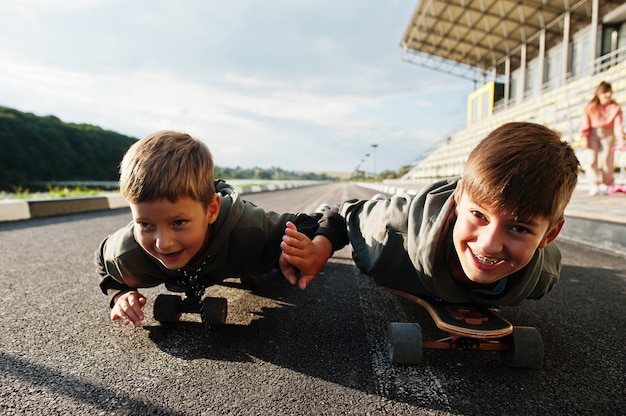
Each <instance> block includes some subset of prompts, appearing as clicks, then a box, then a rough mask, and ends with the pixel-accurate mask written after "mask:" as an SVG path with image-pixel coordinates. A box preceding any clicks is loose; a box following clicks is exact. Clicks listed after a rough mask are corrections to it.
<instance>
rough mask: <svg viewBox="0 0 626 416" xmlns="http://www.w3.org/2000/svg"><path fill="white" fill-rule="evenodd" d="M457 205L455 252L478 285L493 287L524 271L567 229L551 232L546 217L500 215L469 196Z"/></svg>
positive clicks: (463, 195)
mask: <svg viewBox="0 0 626 416" xmlns="http://www.w3.org/2000/svg"><path fill="white" fill-rule="evenodd" d="M455 201H456V215H457V220H456V224H455V225H454V231H453V240H454V248H455V250H456V253H457V255H458V257H459V261H460V263H461V267H462V269H463V272H464V273H465V276H466V277H467V278H469V279H470V280H471V281H473V282H475V283H480V284H492V283H495V282H496V281H498V280H500V279H502V278H503V277H505V276H508V275H510V274H512V273H514V272H516V271H518V270H520V269H521V268H523V267H524V266H526V265H527V264H528V262H530V260H531V259H532V257H533V255H534V253H535V250H536V249H537V248H543V247H545V246H547V245H548V244H549V243H550V242H552V240H554V239H555V238H556V236H557V235H558V234H559V232H560V230H561V227H562V226H563V221H561V222H560V223H558V224H557V225H555V226H553V227H551V228H550V229H548V227H549V225H550V223H549V221H548V220H547V219H545V218H543V217H542V216H537V217H533V218H531V219H529V220H526V221H519V220H516V219H515V218H513V216H507V215H502V214H499V213H498V212H496V211H494V210H492V209H490V208H489V207H485V206H480V205H478V204H476V203H475V202H474V201H472V199H471V198H470V197H469V196H468V195H467V192H462V193H461V195H458V194H457V195H455Z"/></svg>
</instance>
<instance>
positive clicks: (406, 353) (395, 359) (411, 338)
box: [388, 322, 422, 364]
mask: <svg viewBox="0 0 626 416" xmlns="http://www.w3.org/2000/svg"><path fill="white" fill-rule="evenodd" d="M388 347H389V359H390V360H391V363H392V364H419V363H420V362H421V361H422V328H421V327H420V326H419V324H416V323H406V322H391V323H390V324H389V339H388Z"/></svg>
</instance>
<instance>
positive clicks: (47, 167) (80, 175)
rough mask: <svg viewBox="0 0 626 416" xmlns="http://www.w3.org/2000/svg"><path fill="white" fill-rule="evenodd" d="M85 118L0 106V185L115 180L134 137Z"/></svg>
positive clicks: (260, 172)
mask: <svg viewBox="0 0 626 416" xmlns="http://www.w3.org/2000/svg"><path fill="white" fill-rule="evenodd" d="M136 140H137V139H136V138H133V137H129V136H125V135H123V134H119V133H116V132H114V131H111V130H105V129H102V128H100V127H98V126H93V125H90V124H74V123H65V122H63V121H61V120H60V119H59V118H57V117H55V116H52V115H49V116H37V115H34V114H32V113H25V112H22V111H18V110H15V109H12V108H8V107H2V106H0V190H8V191H10V190H12V189H15V188H18V187H28V186H30V185H31V184H33V183H42V182H46V181H50V182H62V181H117V180H118V178H119V173H118V166H119V163H120V160H121V159H122V157H123V155H124V153H126V151H127V150H128V148H129V147H130V146H131V145H132V144H133V143H134V142H135V141H136ZM215 176H216V177H218V178H223V179H266V180H273V179H316V180H319V179H322V180H324V179H332V178H330V177H328V176H327V175H326V174H317V173H301V172H290V171H285V170H283V169H280V168H275V167H272V168H270V169H261V168H256V167H255V168H241V167H236V168H224V167H219V166H216V167H215Z"/></svg>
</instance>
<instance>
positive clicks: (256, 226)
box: [96, 181, 346, 300]
mask: <svg viewBox="0 0 626 416" xmlns="http://www.w3.org/2000/svg"><path fill="white" fill-rule="evenodd" d="M216 187H217V193H218V195H219V197H220V198H221V206H220V212H219V215H218V217H217V220H216V221H215V223H213V224H212V225H211V226H210V227H211V229H210V233H211V241H210V243H209V245H208V247H207V248H206V251H205V252H204V253H202V255H201V256H200V259H199V260H198V261H197V262H196V263H195V264H188V265H187V266H185V268H184V269H185V271H186V272H187V274H189V275H198V276H199V277H200V278H201V281H204V282H207V283H210V282H211V281H221V280H223V279H225V278H227V277H244V276H255V275H259V274H263V273H266V272H268V271H270V270H271V269H272V268H273V267H274V266H277V262H278V258H279V256H280V253H281V249H280V243H281V241H282V237H283V235H284V233H285V224H286V222H287V221H292V222H293V223H294V224H295V225H296V226H297V227H298V230H299V231H301V232H303V233H304V234H307V235H308V236H309V237H311V238H312V237H313V236H314V235H316V234H323V235H326V236H327V237H328V238H329V239H330V240H331V242H332V243H333V247H334V248H335V249H338V248H341V246H342V242H341V241H339V242H338V241H337V239H334V235H333V232H334V231H335V230H334V229H329V228H325V227H323V226H320V225H319V224H318V219H317V218H313V217H310V216H308V215H305V214H302V213H295V214H290V213H284V214H279V213H275V212H266V211H264V210H263V209H262V208H259V207H257V206H255V205H254V204H252V203H250V202H247V201H244V200H242V199H241V198H240V197H239V195H238V193H237V192H236V191H235V190H234V189H233V188H232V186H230V185H228V184H226V183H224V182H221V181H218V182H216ZM337 217H338V216H337ZM339 218H340V217H339ZM342 221H343V220H342ZM133 227H134V224H133V223H132V222H131V223H130V224H128V225H127V226H126V227H124V228H122V229H120V230H118V231H117V232H115V233H113V234H111V235H110V236H108V237H107V238H105V239H104V241H102V243H101V244H100V247H99V249H98V250H97V251H96V267H97V272H98V274H99V275H100V277H101V282H100V288H101V289H102V291H103V292H104V293H105V294H107V295H108V296H109V299H110V300H112V299H113V298H114V297H115V296H116V295H117V294H118V293H120V292H124V291H129V290H132V289H137V288H140V287H152V286H157V285H159V284H161V283H164V282H165V280H168V279H176V278H180V277H182V276H183V269H180V270H169V269H167V268H166V267H164V266H163V265H162V264H161V263H160V262H159V261H158V260H156V259H155V258H153V257H152V256H150V255H149V254H148V253H147V252H146V251H144V250H143V248H141V246H140V245H139V243H137V241H136V240H135V237H134V235H133ZM333 227H334V228H337V225H334V226H333ZM342 228H343V229H344V230H345V225H344V226H342ZM343 234H344V235H345V231H344V232H343ZM345 243H346V242H343V245H345Z"/></svg>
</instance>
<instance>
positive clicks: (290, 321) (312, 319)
mask: <svg viewBox="0 0 626 416" xmlns="http://www.w3.org/2000/svg"><path fill="white" fill-rule="evenodd" d="M352 272H353V266H347V265H340V264H328V265H327V266H326V267H325V269H324V275H323V276H318V278H317V279H316V280H315V282H314V283H313V284H312V285H311V286H309V287H308V288H307V289H306V290H305V291H300V290H297V289H295V288H294V287H292V286H291V285H289V284H288V283H287V282H286V281H285V280H284V278H283V277H282V276H281V275H280V274H279V273H276V274H273V275H271V276H264V277H263V279H262V281H261V282H257V283H256V285H255V288H254V289H252V293H253V294H254V295H256V296H259V297H263V298H267V299H273V300H274V301H276V302H275V303H277V304H279V305H280V306H279V307H264V308H261V309H260V310H258V309H257V310H255V311H251V312H250V313H252V314H254V315H255V318H257V319H253V320H252V322H251V323H249V324H226V325H224V326H220V327H212V328H210V329H207V328H205V327H204V326H203V324H201V323H200V322H182V321H181V322H179V323H178V324H174V325H154V326H144V328H145V329H146V330H148V331H149V337H150V339H151V340H152V341H154V343H155V344H156V345H157V346H158V348H160V349H161V350H162V351H164V352H166V353H168V354H171V355H173V356H176V357H177V358H180V359H184V360H196V359H211V360H223V361H237V362H248V361H252V360H254V359H259V360H263V361H267V362H271V363H273V364H275V365H278V366H281V367H284V368H290V369H293V370H294V371H297V372H301V373H305V374H308V375H310V376H312V377H319V378H322V379H326V380H329V381H332V382H335V383H339V384H342V385H345V386H349V387H353V388H364V387H365V388H367V389H368V391H369V390H371V389H370V388H369V387H368V385H369V384H370V380H371V378H372V374H371V369H370V368H369V366H367V365H365V366H364V365H363V363H364V362H367V361H368V360H369V348H368V345H367V341H366V340H367V337H366V334H365V325H364V322H363V319H364V315H363V313H362V311H361V307H360V305H359V296H358V294H357V293H353V294H347V293H346V291H345V290H343V289H342V290H337V283H338V282H337V279H339V278H341V276H347V275H350V274H351V273H352ZM225 284H226V285H230V286H235V287H236V286H238V284H233V283H229V282H225ZM348 285H349V286H352V284H351V283H350V282H348ZM363 369H365V370H366V371H363Z"/></svg>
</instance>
